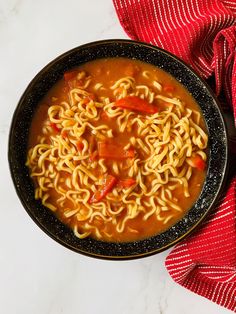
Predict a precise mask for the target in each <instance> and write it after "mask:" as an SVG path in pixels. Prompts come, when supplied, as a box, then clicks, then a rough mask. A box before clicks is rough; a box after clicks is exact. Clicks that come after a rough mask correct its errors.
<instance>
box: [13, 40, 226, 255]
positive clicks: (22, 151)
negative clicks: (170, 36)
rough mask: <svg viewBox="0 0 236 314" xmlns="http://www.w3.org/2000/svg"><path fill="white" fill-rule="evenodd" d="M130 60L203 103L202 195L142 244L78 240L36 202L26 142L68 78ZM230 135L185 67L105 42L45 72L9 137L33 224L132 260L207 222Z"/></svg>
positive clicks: (160, 54)
mask: <svg viewBox="0 0 236 314" xmlns="http://www.w3.org/2000/svg"><path fill="white" fill-rule="evenodd" d="M106 57H127V58H132V59H138V60H142V61H144V62H148V63H151V64H153V65H155V66H157V67H159V68H161V69H163V70H165V71H166V72H168V73H170V74H171V75H173V76H174V77H175V78H176V79H177V80H178V81H179V82H181V83H182V84H183V85H184V86H185V87H186V88H187V90H188V91H189V92H190V93H191V94H192V96H193V97H194V98H195V99H196V101H197V103H198V104H199V106H200V108H201V110H202V113H203V116H204V118H205V122H206V125H207V128H208V133H209V162H208V169H207V175H206V180H205V183H204V186H203V189H202V191H201V194H200V196H199V198H198V200H197V201H196V202H195V204H194V205H193V206H192V208H191V209H190V210H189V211H188V212H187V214H186V215H185V216H184V217H183V218H182V219H181V220H180V221H178V222H177V223H176V224H175V225H174V226H172V227H171V228H169V229H168V230H167V231H165V232H163V233H161V234H158V235H156V236H153V237H150V238H147V239H145V240H141V241H135V242H129V243H112V242H103V241H98V240H94V239H92V238H85V239H82V240H80V239H78V238H76V237H75V236H74V234H73V232H72V231H71V230H70V229H69V228H68V227H66V226H65V225H64V224H62V223H61V222H60V221H59V220H58V219H57V218H56V217H55V216H54V215H53V214H52V213H51V211H50V210H48V209H47V208H45V207H44V206H43V205H42V204H41V202H40V201H37V200H35V198H34V187H33V183H32V180H31V178H30V176H29V171H28V168H27V167H26V166H25V162H26V152H27V140H28V135H29V129H30V124H31V120H32V116H33V114H34V112H35V109H36V107H37V104H38V103H39V101H40V100H41V99H42V97H43V96H44V95H45V93H47V91H48V90H49V89H50V88H51V87H52V86H53V85H54V83H55V82H56V81H57V80H59V79H61V77H62V75H63V73H64V72H65V71H67V70H69V69H71V68H73V67H75V66H78V65H80V64H83V63H85V62H87V61H91V60H94V59H98V58H106ZM227 143H228V142H227V132H226V127H225V124H224V120H223V117H222V114H221V111H220V109H219V106H218V103H217V100H216V99H215V97H214V96H213V93H212V92H211V90H210V89H209V87H208V86H207V85H206V84H205V83H204V82H203V81H202V80H201V78H199V76H198V75H197V74H196V73H195V72H194V71H193V70H191V69H190V68H189V67H188V66H187V65H186V64H185V63H183V62H182V61H180V60H179V59H178V58H176V57H175V56H173V55H171V54H170V53H168V52H166V51H164V50H162V49H159V48H157V47H154V46H151V45H148V44H144V43H140V42H135V41H130V40H104V41H98V42H93V43H88V44H86V45H83V46H80V47H77V48H74V49H72V50H70V51H68V52H66V53H64V54H63V55H61V56H59V57H58V58H56V59H55V60H53V61H52V62H51V63H49V64H48V65H47V66H46V67H45V68H43V69H42V70H41V71H40V72H39V73H38V74H37V75H36V76H35V78H34V79H33V80H32V81H31V83H30V84H29V86H28V87H27V88H26V90H25V92H24V94H23V96H22V97H21V99H20V101H19V104H18V106H17V108H16V110H15V113H14V116H13V120H12V125H11V129H10V136H9V151H8V158H9V164H10V170H11V175H12V179H13V182H14V185H15V188H16V192H17V194H18V196H19V198H20V200H21V202H22V204H23V206H24V208H25V209H26V211H27V212H28V214H29V215H30V216H31V218H32V219H33V220H34V222H35V223H36V224H37V225H38V226H39V227H40V228H41V229H42V230H43V231H44V232H46V233H47V234H48V235H49V236H50V237H51V238H53V239H54V240H56V241H57V242H59V243H60V244H62V245H64V246H65V247H67V248H69V249H71V250H74V251H75V252H78V253H82V254H85V255H88V256H93V257H100V258H106V259H117V260H121V259H131V258H139V257H142V256H148V255H151V254H154V253H158V252H161V251H163V250H164V249H167V248H169V247H170V246H172V245H174V244H175V243H177V242H178V241H180V240H182V239H183V238H184V237H185V236H187V235H188V234H189V233H190V232H191V231H192V230H193V229H194V228H195V227H196V226H197V225H199V223H200V222H201V221H202V220H203V219H204V217H205V216H206V215H207V213H208V212H209V211H210V209H211V208H212V207H213V206H214V204H215V203H216V200H217V198H218V196H219V194H220V191H222V187H223V183H224V178H225V175H226V168H227V160H228V144H227Z"/></svg>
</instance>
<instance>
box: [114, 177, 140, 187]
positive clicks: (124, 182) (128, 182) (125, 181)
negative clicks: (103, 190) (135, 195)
mask: <svg viewBox="0 0 236 314" xmlns="http://www.w3.org/2000/svg"><path fill="white" fill-rule="evenodd" d="M135 183H136V180H134V179H132V178H127V179H123V180H119V181H118V183H117V186H118V187H119V188H122V189H125V188H129V187H131V186H132V185H134V184H135Z"/></svg>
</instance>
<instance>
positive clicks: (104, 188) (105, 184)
mask: <svg viewBox="0 0 236 314" xmlns="http://www.w3.org/2000/svg"><path fill="white" fill-rule="evenodd" d="M116 183H117V179H116V178H115V177H113V176H112V175H109V174H107V175H105V176H104V177H103V180H102V185H101V186H100V188H99V190H98V191H96V192H95V193H94V194H93V195H92V197H91V198H90V200H89V204H92V203H97V202H100V201H101V200H102V199H103V198H104V197H106V195H107V194H108V193H109V192H110V191H111V190H112V189H113V187H114V186H115V185H116Z"/></svg>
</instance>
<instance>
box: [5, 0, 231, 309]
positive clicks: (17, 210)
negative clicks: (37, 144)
mask: <svg viewBox="0 0 236 314" xmlns="http://www.w3.org/2000/svg"><path fill="white" fill-rule="evenodd" d="M108 38H127V36H126V34H125V33H124V31H123V29H122V28H121V26H120V24H119V21H118V19H117V16H116V13H115V10H114V7H113V4H112V1H111V0H87V1H82V0H67V1H63V0H61V1H58V0H41V1H32V0H0V43H1V44H0V69H1V72H0V73H1V79H0V106H1V114H0V150H1V153H0V186H1V189H0V199H1V207H0V212H1V216H0V217H1V220H0V248H1V252H0V313H1V314H60V313H61V314H62V313H63V314H65V313H66V314H75V313H76V314H77V313H80V314H94V313H98V314H100V313H102V314H108V313H109V314H110V313H113V314H154V313H155V314H199V313H208V314H217V313H222V314H224V313H230V311H228V310H226V309H224V308H222V307H219V306H218V305H216V304H214V303H212V302H210V301H209V300H207V299H204V298H202V297H200V296H198V295H195V294H193V293H191V292H189V291H188V290H186V289H184V288H182V287H181V286H179V285H177V284H175V283H174V282H173V280H172V279H171V277H170V276H169V274H168V273H167V271H166V269H165V267H164V261H165V258H166V256H167V254H168V252H169V251H167V252H164V253H161V254H158V255H155V256H152V257H148V258H144V259H140V260H133V261H124V262H117V261H103V260H97V259H94V258H89V257H85V256H81V255H79V254H76V253H74V252H72V251H70V250H68V249H66V248H64V247H62V246H61V245H59V244H58V243H56V242H54V241H53V240H52V239H51V238H49V237H48V236H47V235H46V234H44V233H43V232H42V231H41V230H40V229H39V228H38V227H37V226H36V225H35V224H34V223H33V221H32V220H31V218H30V217H29V216H28V215H27V214H26V212H25V210H24V209H23V207H22V205H21V204H20V201H19V200H18V198H17V196H16V193H15V190H14V187H13V184H12V181H11V178H10V173H9V169H8V162H7V144H8V133H9V127H10V122H11V118H12V115H13V112H14V109H15V107H16V104H17V102H18V100H19V98H20V96H21V94H22V93H23V91H24V89H25V88H26V86H27V84H28V83H29V81H30V80H31V79H32V78H33V77H34V75H35V74H36V73H37V72H38V71H39V70H40V69H41V68H42V67H43V66H45V65H46V64H47V63H48V62H49V61H51V60H52V59H53V58H55V57H56V56H58V55H60V54H61V53H62V52H64V51H66V50H69V49H71V48H73V47H75V46H78V45H80V44H84V43H86V42H90V41H94V40H100V39H108Z"/></svg>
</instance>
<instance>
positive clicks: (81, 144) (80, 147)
mask: <svg viewBox="0 0 236 314" xmlns="http://www.w3.org/2000/svg"><path fill="white" fill-rule="evenodd" d="M76 147H77V149H78V151H80V152H81V151H82V150H83V148H84V144H83V142H82V141H78V142H77V143H76Z"/></svg>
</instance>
